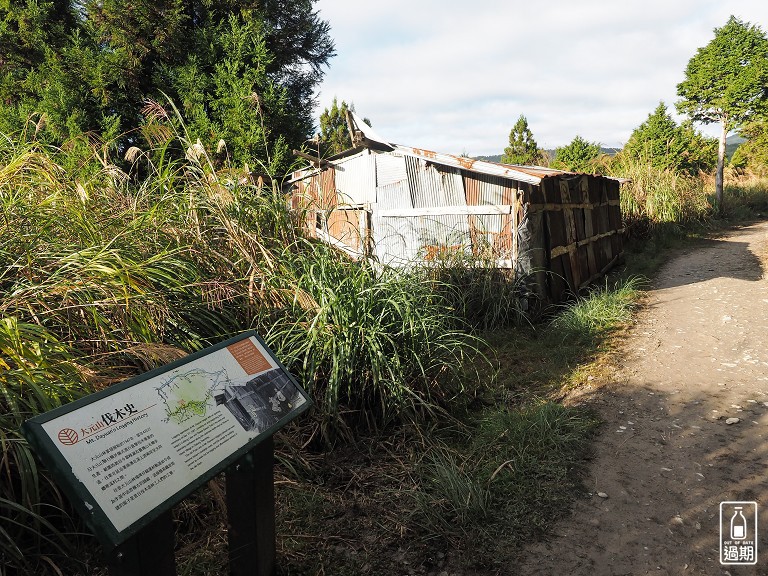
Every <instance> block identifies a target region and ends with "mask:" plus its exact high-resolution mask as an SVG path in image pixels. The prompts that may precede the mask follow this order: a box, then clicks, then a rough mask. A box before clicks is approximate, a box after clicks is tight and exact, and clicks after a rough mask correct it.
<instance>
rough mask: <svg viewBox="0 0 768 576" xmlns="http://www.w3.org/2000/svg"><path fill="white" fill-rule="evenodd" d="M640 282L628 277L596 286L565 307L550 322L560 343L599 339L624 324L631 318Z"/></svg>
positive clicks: (638, 279)
mask: <svg viewBox="0 0 768 576" xmlns="http://www.w3.org/2000/svg"><path fill="white" fill-rule="evenodd" d="M641 285H642V280H641V279H640V278H637V277H633V278H628V279H626V280H624V281H622V282H620V283H617V284H616V285H615V286H613V287H612V288H609V287H608V281H607V280H606V283H605V286H604V287H599V288H596V289H595V290H593V291H592V292H590V293H589V294H588V295H586V296H583V297H579V298H577V299H576V301H575V302H571V303H569V304H567V305H566V307H565V309H564V310H563V311H562V312H561V313H560V314H558V315H557V316H556V317H555V319H554V320H553V321H552V327H553V328H554V329H555V331H556V332H557V333H559V334H560V335H562V338H563V340H574V339H585V340H592V339H595V338H602V337H604V336H605V334H606V333H607V332H610V331H611V330H615V329H616V328H619V327H621V326H623V325H625V324H626V323H627V322H629V320H630V319H631V317H632V312H633V310H634V308H635V306H636V302H637V299H638V296H639V291H640V288H641Z"/></svg>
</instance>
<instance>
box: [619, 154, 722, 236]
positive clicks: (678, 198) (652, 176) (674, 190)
mask: <svg viewBox="0 0 768 576" xmlns="http://www.w3.org/2000/svg"><path fill="white" fill-rule="evenodd" d="M612 170H613V175H615V176H618V177H621V178H627V179H629V181H628V182H626V183H624V184H623V185H622V187H621V212H622V215H623V216H624V220H625V222H626V223H627V226H628V227H629V230H630V232H633V231H634V232H636V233H638V232H639V233H640V234H642V233H644V231H646V230H647V229H648V228H654V227H658V226H664V225H669V224H673V225H683V224H687V223H690V222H694V221H700V220H703V219H705V218H707V217H709V216H710V215H711V214H712V205H711V204H710V202H709V200H708V197H707V194H706V192H705V189H704V180H703V179H702V178H701V177H698V176H690V175H686V174H683V173H679V172H675V171H673V170H663V169H659V168H655V167H653V166H651V165H650V164H649V163H645V162H642V161H640V160H637V159H632V158H625V159H623V161H622V162H620V163H618V164H617V165H615V166H614V167H613V169H612Z"/></svg>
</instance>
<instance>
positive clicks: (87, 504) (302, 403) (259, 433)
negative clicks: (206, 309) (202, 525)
mask: <svg viewBox="0 0 768 576" xmlns="http://www.w3.org/2000/svg"><path fill="white" fill-rule="evenodd" d="M249 341H250V343H249ZM254 350H258V352H254ZM230 356H232V358H230ZM233 358H234V362H233V360H232V359H233ZM219 359H224V360H226V361H227V362H233V364H232V365H233V366H236V367H235V368H234V369H230V371H237V370H239V369H238V368H237V366H240V367H241V368H243V373H242V374H238V376H239V380H238V381H237V382H236V384H232V381H233V380H229V379H228V378H229V376H227V377H226V378H224V382H226V383H227V384H226V385H225V386H224V387H223V388H222V389H220V390H218V391H219V392H220V394H218V395H217V396H215V397H213V396H211V391H210V390H206V396H205V398H204V401H201V402H198V403H194V402H191V401H187V400H185V399H184V398H183V397H178V398H177V397H176V396H173V394H176V395H177V396H178V395H180V394H181V396H183V394H182V393H181V392H179V390H180V389H181V388H182V386H181V383H183V384H184V385H185V386H187V387H189V386H191V387H192V388H193V389H194V390H196V391H199V390H200V387H201V386H203V384H202V382H203V381H204V380H205V378H204V377H203V376H201V374H208V373H206V372H202V371H201V370H200V369H199V368H193V367H195V366H202V365H205V363H206V362H207V361H208V360H214V361H218V360H219ZM264 361H266V362H267V363H268V364H269V365H268V366H267V365H266V364H265V363H264ZM185 368H188V369H189V371H188V373H187V372H184V370H185ZM177 375H178V376H177ZM254 375H255V377H253V378H252V376H254ZM193 376H194V379H193ZM267 380H269V381H267ZM159 382H164V384H163V385H162V386H161V387H159V388H158V387H156V386H154V385H155V384H157V383H159ZM275 382H277V384H275ZM169 383H170V384H169ZM163 387H164V388H163ZM195 387H196V388H195ZM264 390H267V392H264ZM161 392H162V393H161ZM269 392H272V393H273V394H272V396H269V397H267V395H268V394H269ZM132 393H135V394H136V395H138V396H137V397H139V398H144V395H147V394H152V393H154V394H156V395H159V396H158V398H160V399H164V403H162V402H160V403H159V402H156V403H155V404H154V405H153V406H151V407H150V408H147V409H146V410H147V411H149V412H147V414H151V413H152V412H151V409H153V410H154V411H155V412H156V413H157V411H158V410H162V411H163V414H164V415H165V418H166V420H163V422H168V421H169V420H170V419H171V418H179V419H180V418H181V417H182V416H183V417H184V418H186V420H185V422H186V423H191V424H188V425H187V428H186V429H185V430H184V431H183V432H184V434H182V432H179V433H177V434H176V436H175V437H178V438H177V441H178V442H180V443H181V442H187V440H188V439H189V438H188V437H190V435H191V434H193V433H196V431H197V430H198V429H197V428H193V426H194V424H195V423H200V422H202V421H203V420H202V419H203V417H204V415H205V414H206V413H210V414H211V415H215V416H216V418H217V419H218V420H216V422H219V423H221V422H225V419H226V426H227V428H226V430H228V431H229V432H228V436H226V437H224V438H225V441H222V442H219V443H218V444H217V443H216V440H217V439H218V438H219V437H220V436H221V434H222V433H221V432H219V436H217V437H211V438H206V437H205V436H204V435H202V434H201V435H200V438H202V439H204V440H207V441H208V443H209V445H210V446H209V447H210V450H208V451H207V452H206V451H205V448H206V445H203V446H202V448H201V445H200V442H199V441H198V443H197V444H196V445H194V444H192V441H191V440H190V441H189V442H188V445H187V447H186V448H185V450H187V454H189V452H190V451H192V450H194V449H197V450H198V453H196V454H194V458H196V459H197V460H195V462H197V461H198V460H202V461H203V462H204V463H203V464H202V465H200V467H201V468H203V469H202V470H200V472H199V474H197V473H192V472H190V471H188V470H186V468H185V471H186V476H187V477H188V478H187V479H186V480H185V479H184V478H183V477H182V478H178V476H179V475H177V479H176V480H167V481H165V484H163V486H164V488H163V490H164V491H165V492H168V491H169V490H171V491H172V493H170V494H169V495H167V496H166V497H163V499H162V501H161V502H154V503H152V505H151V508H148V509H147V510H146V511H143V508H141V507H139V504H138V502H139V501H141V500H142V498H143V499H144V500H147V501H148V502H151V500H152V497H153V496H150V493H151V489H147V488H146V487H147V486H154V481H152V482H150V481H149V480H145V478H151V477H152V476H153V475H155V476H156V475H157V474H159V473H161V472H162V467H159V468H156V469H155V470H154V471H150V472H147V473H146V475H145V476H141V478H142V482H146V484H145V485H144V488H143V489H142V490H141V491H139V490H136V491H135V492H134V493H137V492H141V496H140V497H139V498H137V500H136V502H137V503H136V504H135V505H134V504H133V502H130V503H129V502H128V501H127V500H126V502H125V505H130V506H134V509H133V514H134V515H135V514H141V515H140V517H138V518H136V519H135V520H132V521H130V523H129V524H128V525H126V526H116V525H115V522H114V520H115V518H118V517H119V511H116V510H114V509H111V508H110V507H109V505H106V506H105V504H104V495H103V494H102V495H101V496H100V495H99V494H98V493H97V491H96V490H95V488H94V486H95V482H99V483H100V484H102V481H103V480H99V479H98V474H101V471H102V470H105V472H106V469H108V468H109V467H110V466H114V464H110V463H108V461H107V458H108V456H104V457H102V456H101V453H99V454H98V456H99V458H101V459H100V460H99V458H96V457H93V458H92V461H94V462H98V464H99V466H91V467H89V468H88V469H84V467H83V466H79V465H78V464H81V463H79V462H75V463H74V464H73V458H72V457H67V456H66V455H65V454H66V450H67V449H69V447H70V446H71V445H72V444H76V443H79V442H86V441H88V440H90V441H88V444H90V443H91V441H92V442H94V444H95V446H94V447H93V449H92V450H93V451H94V452H95V451H97V450H101V452H105V451H108V450H109V448H107V449H106V450H105V449H104V447H105V446H107V445H108V444H109V442H116V441H117V440H120V438H121V433H123V434H128V433H129V432H123V430H122V428H125V427H132V428H133V429H134V430H133V431H135V430H136V429H138V428H140V427H142V426H143V424H141V425H138V426H137V425H134V424H133V423H132V422H136V421H138V420H139V419H140V418H145V420H146V421H147V422H150V423H151V422H152V419H151V418H146V417H144V416H141V412H143V411H142V410H138V409H135V408H134V404H136V403H126V404H125V405H124V408H125V409H124V410H121V408H119V407H118V409H117V411H116V412H115V414H117V416H120V415H122V417H123V418H125V420H124V421H121V422H117V421H115V422H112V421H111V420H112V419H113V416H112V415H111V414H112V413H111V412H110V413H107V414H103V415H102V416H104V418H102V419H101V420H98V419H97V420H96V421H95V424H92V425H91V427H90V428H79V427H73V426H67V425H66V422H71V421H72V420H73V419H74V418H79V417H80V415H84V420H83V421H85V419H87V418H90V420H88V422H89V423H90V422H93V414H94V412H93V411H89V407H92V406H93V405H94V404H95V403H97V402H100V406H103V405H105V403H104V402H103V401H104V400H105V399H110V398H113V397H117V396H116V395H120V394H122V395H123V396H122V397H123V398H125V397H126V395H128V394H132ZM249 393H251V395H250V396H249ZM288 393H291V394H293V396H292V397H291V398H292V399H293V401H290V402H289V401H288V400H290V398H288V399H286V398H287V396H286V395H287V394H288ZM163 394H164V396H163ZM171 396H173V397H172V398H171ZM158 398H153V399H154V400H157V399H158ZM169 402H175V404H173V406H177V405H178V406H180V407H181V408H179V410H182V409H183V410H182V413H183V414H182V416H179V414H180V412H179V410H176V411H175V412H174V411H171V410H170V409H169V408H168V406H169ZM270 403H271V404H270ZM121 404H122V401H121ZM158 404H159V406H158ZM311 405H312V401H311V399H310V398H309V396H308V395H307V393H306V392H305V391H304V389H303V388H302V387H301V386H300V385H299V383H298V382H297V381H296V380H295V378H294V377H293V376H292V375H291V374H290V373H289V372H288V370H287V369H286V368H285V366H283V364H282V363H281V362H280V361H279V360H278V359H277V358H276V357H275V355H274V353H272V351H271V350H270V349H269V348H268V347H267V345H266V344H265V343H264V341H263V340H262V339H261V338H260V337H259V336H258V334H256V332H253V331H249V332H245V333H243V334H240V335H239V336H236V337H234V338H231V339H229V340H226V341H224V342H221V343H219V344H216V345H215V346H211V347H209V348H206V349H204V350H200V351H199V352H195V353H194V354H190V355H189V356H186V357H184V358H182V359H180V360H177V361H175V362H173V363H171V364H168V365H165V366H161V367H159V368H156V369H154V370H151V371H149V372H147V373H145V374H141V375H140V376H136V377H134V378H131V379H128V380H125V381H124V382H121V383H119V384H115V385H113V386H111V387H109V388H107V389H105V390H103V391H100V392H97V393H95V394H91V395H89V396H86V397H84V398H81V399H79V400H77V401H75V402H72V403H70V404H67V405H65V406H61V407H59V408H56V409H54V410H51V411H50V412H46V413H45V414H41V415H39V416H36V417H34V418H31V419H29V420H27V421H26V422H25V423H24V425H23V427H22V432H23V434H24V436H25V437H26V438H27V440H28V441H29V443H30V445H32V446H33V448H35V450H36V452H37V454H38V456H39V457H40V459H41V460H42V462H43V463H44V464H45V465H46V466H47V467H48V469H49V470H50V472H51V474H52V475H53V477H54V479H55V480H56V481H57V482H58V484H59V485H60V486H61V488H62V489H63V491H64V492H65V494H66V495H67V496H68V498H69V499H70V501H71V503H72V505H73V506H74V508H75V509H76V510H77V511H78V513H80V515H81V516H82V517H83V518H84V520H85V522H86V524H87V525H88V527H89V528H90V529H91V530H92V531H93V532H94V534H95V535H96V536H97V538H99V540H100V541H101V542H102V544H104V545H107V546H118V545H120V544H121V543H123V542H125V541H126V540H127V539H128V538H130V537H132V536H134V535H136V534H137V533H138V532H139V531H141V530H142V529H143V528H144V527H146V526H148V525H149V524H150V523H152V522H153V521H154V520H156V519H157V518H158V517H160V516H161V515H163V514H164V513H166V512H168V511H169V510H170V509H171V508H172V507H173V506H175V505H176V504H178V503H179V502H181V501H182V500H183V499H184V498H186V497H187V496H188V495H189V494H191V493H192V492H194V491H195V490H196V489H197V488H199V487H200V486H202V485H203V484H205V483H206V482H207V481H209V480H210V479H211V478H213V477H214V476H216V475H218V474H219V473H221V472H223V471H224V470H225V469H226V468H227V467H229V466H230V465H231V464H233V463H235V462H236V461H237V460H239V459H240V458H241V457H243V456H244V455H245V454H247V453H248V452H249V451H251V450H252V449H253V448H254V447H255V446H257V445H259V444H260V443H261V442H262V441H264V440H265V439H267V438H271V437H272V435H273V434H274V433H275V432H276V431H277V430H279V429H280V428H282V427H283V426H285V425H286V424H287V423H288V422H290V421H291V420H293V419H295V418H296V417H298V416H299V415H300V414H302V413H303V412H305V411H306V410H308V409H309V408H310V406H311ZM259 406H262V407H265V408H263V409H264V410H266V412H269V411H270V410H269V408H270V406H272V408H273V410H274V411H275V412H276V414H272V415H270V418H269V419H262V420H261V423H262V424H264V425H265V426H266V427H264V428H260V427H259V426H258V425H256V424H255V423H254V420H253V418H258V417H259V414H258V413H257V408H258V407H259ZM128 408H134V409H133V410H129V409H128ZM139 408H141V406H139ZM225 408H228V409H229V410H226V409H225ZM249 410H250V412H249ZM97 412H98V410H97ZM154 417H155V418H156V417H157V414H155V416H154ZM211 417H212V416H211ZM131 418H133V420H131ZM59 422H64V423H65V424H63V425H62V426H65V427H63V428H60V429H59V432H58V434H54V433H52V430H56V429H57V428H58V426H59V425H58V423H59ZM174 423H175V421H174ZM201 426H202V425H201ZM212 426H213V425H211V426H208V429H210V428H211V427H212ZM238 426H239V427H238ZM161 427H162V426H161ZM220 428H221V429H222V430H224V424H221V425H220ZM78 429H79V432H78ZM146 430H148V429H145V431H146ZM188 430H192V432H189V433H187V431H188ZM203 430H204V431H205V430H206V429H205V428H203ZM113 432H114V435H112V433H113ZM84 434H85V435H90V436H89V438H88V440H86V439H85V438H83V437H82V436H83V435H84ZM210 434H213V432H211V433H210ZM107 435H110V436H111V438H107ZM152 436H153V433H152V432H147V434H146V436H145V438H149V437H152ZM230 438H233V439H234V440H233V441H232V447H231V448H229V447H224V445H225V444H226V442H227V441H229V439H230ZM131 439H132V440H133V442H131V444H126V447H125V448H123V447H121V448H120V450H121V452H124V453H125V455H124V458H123V461H127V462H128V464H127V465H126V466H128V465H131V466H133V467H134V469H135V470H138V468H136V465H135V464H130V463H131V462H134V460H135V459H134V460H128V458H129V457H130V456H131V455H133V453H134V452H136V451H141V450H142V449H146V450H145V451H144V454H145V455H146V454H148V453H149V454H151V452H152V451H153V450H158V448H157V445H162V441H160V442H158V440H157V439H155V441H154V442H152V444H153V446H152V447H151V448H149V449H147V446H145V445H142V443H141V439H138V440H136V439H134V436H131ZM96 440H98V441H99V442H103V443H102V444H98V442H96ZM107 440H108V442H107ZM238 442H239V444H238ZM134 444H135V445H136V448H135V449H134V451H133V452H125V451H126V450H129V449H130V446H132V445H134ZM112 446H113V448H114V446H115V445H114V444H113V445H112ZM89 449H90V447H89V446H84V445H83V446H81V447H78V450H79V453H82V452H83V451H84V450H85V451H88V450H89ZM163 449H165V450H166V452H168V453H169V454H170V453H171V452H173V454H174V456H175V457H176V458H177V459H179V460H183V459H182V458H180V457H179V454H178V453H176V451H175V450H176V447H175V445H174V448H173V449H171V448H170V446H166V447H163ZM215 451H219V452H222V451H224V453H222V454H221V455H220V457H218V456H217V457H216V461H215V462H213V463H211V462H207V463H205V459H206V458H208V459H209V460H210V458H211V457H212V456H211V455H212V454H214V453H215ZM117 453H120V452H117ZM163 454H164V452H163V451H162V450H161V451H160V452H159V453H158V456H157V457H159V456H161V455H163ZM87 456H90V452H88V453H87ZM157 457H155V459H156V458H157ZM137 458H140V457H137ZM167 458H168V456H166V457H165V459H167ZM151 459H152V458H149V457H146V460H147V461H148V462H147V463H149V461H150V460H151ZM158 462H159V461H158ZM169 462H173V460H170V461H169ZM101 464H104V466H103V467H102V466H101ZM183 464H184V465H185V466H186V461H184V462H183ZM171 465H173V464H171ZM142 466H144V464H141V465H139V468H141V467H142ZM178 467H179V468H181V467H182V466H181V463H179V465H178ZM90 468H93V469H94V471H93V472H92V474H93V478H91V477H89V476H88V474H89V473H91V470H90ZM151 468H152V466H148V467H147V469H151ZM126 469H127V468H126ZM144 472H145V470H142V471H141V472H139V473H138V475H137V474H134V478H136V477H137V476H139V475H141V474H143V473H144ZM110 473H111V474H114V473H115V472H110ZM171 474H172V472H171ZM190 474H197V475H196V476H195V477H194V478H192V479H191V480H190V479H189V476H190ZM184 475H185V474H181V476H184ZM164 478H165V476H163V477H162V478H161V479H162V480H164ZM132 479H133V478H132ZM180 481H181V482H183V484H178V482H180ZM107 484H108V482H105V483H103V484H102V486H106V485H107ZM125 485H128V486H129V488H128V490H131V489H132V488H133V487H134V485H135V484H130V481H126V482H123V483H122V484H120V485H118V486H125ZM107 489H108V490H110V491H111V493H114V492H115V490H116V488H114V487H112V486H109V487H108V488H106V489H105V487H100V490H101V491H103V492H104V493H105V494H106V493H107V492H106V490H107ZM145 490H146V494H147V497H146V498H144V491H145ZM99 498H101V500H102V502H101V503H100V502H99Z"/></svg>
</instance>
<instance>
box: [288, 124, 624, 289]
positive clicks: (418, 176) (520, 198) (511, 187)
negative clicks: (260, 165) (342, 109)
mask: <svg viewBox="0 0 768 576" xmlns="http://www.w3.org/2000/svg"><path fill="white" fill-rule="evenodd" d="M357 126H358V127H361V126H362V127H363V128H362V129H361V130H358V131H357V133H358V135H359V138H360V139H361V142H360V143H359V145H358V146H357V147H356V148H354V149H351V150H350V151H349V152H348V153H346V154H340V155H337V156H335V157H332V158H330V159H328V161H325V162H324V163H323V165H322V166H321V167H320V168H315V169H307V170H302V171H298V172H296V173H294V177H293V178H292V179H291V181H290V183H291V184H292V185H293V187H294V188H293V192H292V193H293V195H294V202H293V206H294V207H297V206H298V205H301V206H302V207H303V208H304V209H307V210H308V212H309V213H308V216H307V218H306V222H307V226H308V228H311V230H310V233H311V234H314V235H315V236H317V237H318V238H321V239H323V240H325V241H327V242H330V243H332V244H334V245H336V246H338V247H340V248H341V249H343V250H344V251H345V252H347V253H348V254H350V255H352V256H353V257H356V258H364V257H369V258H374V259H375V260H377V261H378V262H379V263H381V264H383V265H388V266H397V267H401V266H411V265H418V264H422V263H428V262H430V261H434V260H436V259H441V258H442V257H443V256H453V255H461V256H474V257H476V258H480V261H481V262H484V263H486V264H489V263H490V264H491V265H494V266H496V267H500V268H510V269H513V270H514V271H515V273H516V274H517V275H519V276H524V277H528V278H529V279H532V284H533V286H534V287H533V290H534V291H535V292H536V293H537V294H538V295H539V296H540V297H541V298H542V299H544V300H549V301H559V300H561V299H562V297H563V295H564V294H565V293H567V292H569V291H570V292H574V291H576V290H578V289H579V288H580V287H582V286H583V285H585V284H586V283H588V282H590V281H592V280H594V279H595V278H597V277H599V276H600V275H602V274H604V273H605V272H606V271H607V270H608V269H609V268H610V267H611V266H613V265H615V263H616V262H617V261H619V259H620V258H621V254H622V251H621V250H622V248H621V232H622V231H623V229H622V228H621V213H620V208H619V196H618V190H619V183H618V181H616V180H614V179H610V178H605V177H601V176H587V175H583V174H572V173H568V172H562V171H559V170H552V169H549V168H542V167H538V166H508V165H504V164H497V163H494V162H486V161H482V160H474V159H471V158H465V157H462V156H454V155H451V154H442V153H437V152H432V151H429V150H424V149H420V148H413V147H408V146H401V145H398V144H392V143H388V142H384V141H383V140H381V137H380V136H378V135H376V134H373V133H372V132H371V131H370V128H368V127H367V126H365V125H364V124H363V123H362V122H361V121H359V120H358V121H357ZM297 195H298V196H299V197H300V198H301V199H300V200H298V201H297V200H296V196H297Z"/></svg>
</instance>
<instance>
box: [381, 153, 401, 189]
mask: <svg viewBox="0 0 768 576" xmlns="http://www.w3.org/2000/svg"><path fill="white" fill-rule="evenodd" d="M373 157H374V158H375V159H376V185H377V186H387V185H388V184H394V183H395V182H401V181H402V180H406V179H407V178H408V174H407V173H406V171H405V158H404V157H403V155H402V154H375V155H374V156H373Z"/></svg>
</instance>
